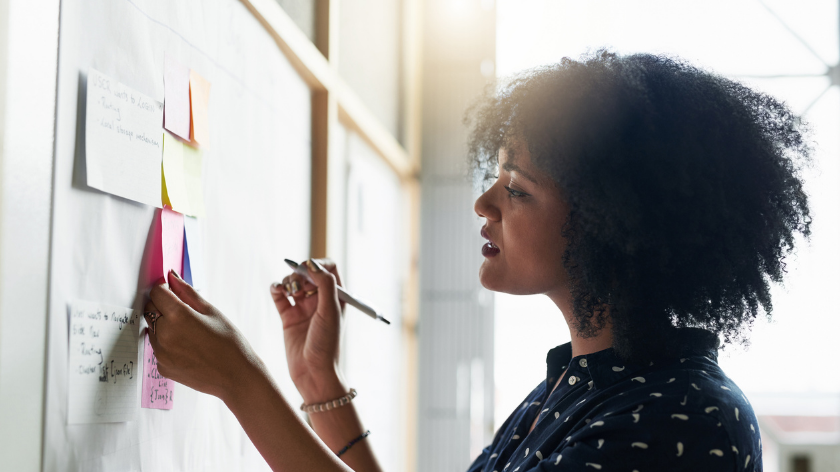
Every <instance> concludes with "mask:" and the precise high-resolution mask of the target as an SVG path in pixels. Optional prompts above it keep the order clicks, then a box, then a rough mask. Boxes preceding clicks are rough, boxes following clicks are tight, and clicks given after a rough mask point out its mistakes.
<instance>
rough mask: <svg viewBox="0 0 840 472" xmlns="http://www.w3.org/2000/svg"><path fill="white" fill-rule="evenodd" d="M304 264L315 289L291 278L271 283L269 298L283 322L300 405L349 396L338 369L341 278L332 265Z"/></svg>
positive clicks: (299, 278) (295, 276)
mask: <svg viewBox="0 0 840 472" xmlns="http://www.w3.org/2000/svg"><path fill="white" fill-rule="evenodd" d="M303 265H304V266H305V267H306V268H307V271H308V272H309V277H310V278H311V279H312V281H313V282H315V285H312V284H310V283H309V282H307V281H306V280H305V279H304V277H302V276H301V275H299V274H296V273H293V274H291V275H289V276H287V277H286V278H284V279H283V282H282V283H279V284H278V283H275V284H272V286H271V297H272V298H273V299H274V304H275V306H276V307H277V311H278V312H279V313H280V319H281V320H282V321H283V338H284V341H285V345H286V361H287V363H288V365H289V374H290V375H291V377H292V381H294V383H295V386H296V387H297V389H298V391H299V392H300V394H301V395H302V396H303V400H304V402H306V403H322V402H326V401H329V400H334V399H336V398H339V397H341V396H343V395H346V394H347V390H346V388H345V386H344V384H343V381H342V379H341V374H340V372H339V369H338V357H339V344H340V341H341V327H342V323H343V313H342V308H343V306H342V305H343V304H342V303H339V300H338V290H337V288H336V287H337V286H338V285H341V279H340V278H339V276H338V270H337V269H336V267H335V264H334V263H333V262H332V261H329V260H325V259H321V260H313V259H310V260H308V261H306V262H304V264H303ZM313 290H317V292H313ZM307 294H308V296H307ZM289 296H291V297H292V298H293V299H294V305H292V303H291V302H290V301H289V299H288V297H289Z"/></svg>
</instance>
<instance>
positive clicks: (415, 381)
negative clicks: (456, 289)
mask: <svg viewBox="0 0 840 472" xmlns="http://www.w3.org/2000/svg"><path fill="white" fill-rule="evenodd" d="M422 1H423V0H402V26H403V28H402V42H403V53H402V64H401V66H402V74H403V76H402V90H401V95H402V96H401V103H402V104H403V107H402V110H401V111H402V117H403V120H402V129H401V132H402V134H403V136H404V140H403V145H404V147H405V149H406V151H407V152H408V155H409V158H410V159H411V162H412V167H413V168H415V169H419V168H420V161H421V150H422V147H421V139H422V121H423V120H422V118H423V116H422V105H421V99H422V88H421V86H422V76H421V71H422V42H423V31H422V28H423V4H422ZM419 177H420V176H419V175H412V176H411V177H410V178H408V179H404V183H403V188H404V191H405V195H406V198H405V201H406V211H405V214H406V218H405V221H404V223H403V228H405V231H407V235H406V241H407V246H408V267H407V268H406V274H407V277H406V280H405V286H404V289H403V343H404V349H405V351H404V352H405V372H406V389H405V391H406V392H407V398H406V408H407V411H406V415H405V419H406V429H405V431H406V438H405V439H406V447H405V451H406V457H405V471H406V472H415V471H416V470H420V469H418V468H417V465H418V464H417V459H418V455H417V452H418V446H419V444H418V431H419V423H418V421H419V398H418V397H419V395H418V394H419V351H418V342H417V323H418V319H419V317H420V230H421V227H420V200H421V185H420V181H419Z"/></svg>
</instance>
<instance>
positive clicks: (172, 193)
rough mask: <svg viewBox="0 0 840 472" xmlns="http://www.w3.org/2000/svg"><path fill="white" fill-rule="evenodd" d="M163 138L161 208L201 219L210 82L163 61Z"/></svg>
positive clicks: (207, 139)
mask: <svg viewBox="0 0 840 472" xmlns="http://www.w3.org/2000/svg"><path fill="white" fill-rule="evenodd" d="M164 90H165V99H164V122H163V123H164V127H165V128H166V129H167V130H168V131H169V133H164V136H163V166H162V173H163V189H162V190H163V195H162V196H161V199H162V201H163V204H164V205H168V206H169V207H170V208H172V209H173V210H175V211H178V212H180V213H183V214H185V215H193V216H204V191H203V189H202V185H201V169H202V162H201V159H202V151H201V149H200V148H206V147H207V145H208V142H209V138H210V131H209V126H208V115H207V110H208V107H207V105H208V101H209V99H210V83H209V82H207V81H206V80H204V78H203V77H201V75H199V74H198V73H197V72H196V71H194V70H190V69H189V68H187V67H186V66H183V65H181V64H180V63H179V62H177V61H176V60H175V59H173V58H172V57H171V56H168V55H167V56H166V58H165V72H164Z"/></svg>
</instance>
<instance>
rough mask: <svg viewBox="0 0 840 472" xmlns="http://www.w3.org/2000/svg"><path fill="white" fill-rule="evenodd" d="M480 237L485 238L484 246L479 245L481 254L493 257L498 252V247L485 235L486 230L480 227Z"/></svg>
mask: <svg viewBox="0 0 840 472" xmlns="http://www.w3.org/2000/svg"><path fill="white" fill-rule="evenodd" d="M481 237H482V238H484V239H486V240H487V243H486V244H485V245H484V246H481V255H482V256H484V257H493V256H495V255H496V254H498V253H499V247H498V246H496V245H495V244H493V241H490V236H488V235H487V232H486V231H484V228H481Z"/></svg>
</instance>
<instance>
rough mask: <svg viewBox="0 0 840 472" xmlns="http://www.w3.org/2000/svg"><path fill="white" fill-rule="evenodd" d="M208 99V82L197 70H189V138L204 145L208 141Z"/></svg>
mask: <svg viewBox="0 0 840 472" xmlns="http://www.w3.org/2000/svg"><path fill="white" fill-rule="evenodd" d="M209 101H210V82H208V81H207V80H205V79H204V77H202V76H200V75H199V74H198V72H196V71H194V70H190V140H191V141H192V142H194V143H196V144H198V145H200V146H204V147H206V146H207V145H208V144H209V142H210V123H209V122H208V114H207V106H208V102H209Z"/></svg>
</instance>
